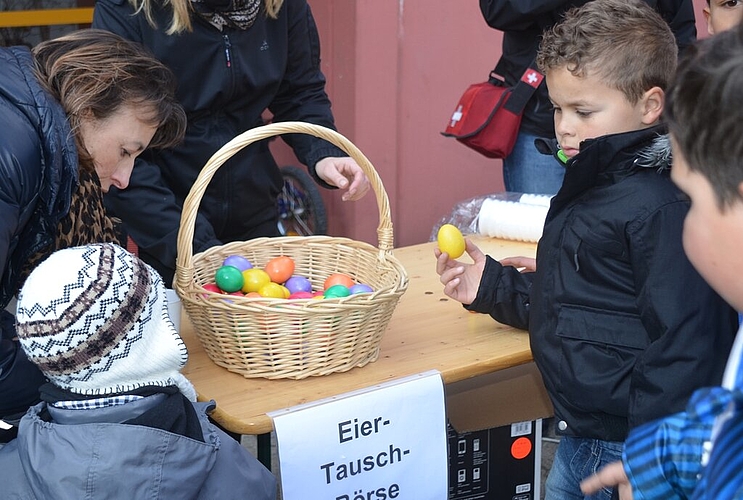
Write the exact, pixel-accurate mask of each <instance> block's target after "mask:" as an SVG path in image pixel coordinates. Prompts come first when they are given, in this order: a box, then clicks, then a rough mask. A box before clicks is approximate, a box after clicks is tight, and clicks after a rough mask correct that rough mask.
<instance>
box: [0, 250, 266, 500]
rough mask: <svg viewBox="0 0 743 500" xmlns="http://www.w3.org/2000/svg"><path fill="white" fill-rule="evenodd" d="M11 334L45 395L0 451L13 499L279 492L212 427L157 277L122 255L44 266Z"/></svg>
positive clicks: (77, 255)
mask: <svg viewBox="0 0 743 500" xmlns="http://www.w3.org/2000/svg"><path fill="white" fill-rule="evenodd" d="M16 320H17V334H18V338H19V341H20V343H21V345H22V347H23V350H24V351H25V353H26V355H27V356H28V358H29V359H30V360H31V361H32V362H33V363H35V364H36V365H37V366H38V367H39V369H40V370H41V372H42V373H43V374H44V375H45V376H46V377H47V378H48V379H49V381H50V383H48V384H46V385H44V386H42V388H41V396H42V397H41V399H42V403H40V404H38V405H36V406H34V407H32V408H31V409H30V410H29V411H28V413H27V414H26V415H25V416H24V417H23V419H22V420H21V423H20V425H19V431H18V437H17V438H16V439H15V440H13V441H11V442H10V443H8V444H7V445H5V446H4V447H3V448H2V449H0V470H2V471H3V478H4V479H3V490H4V492H5V494H8V495H9V496H10V497H12V498H15V497H16V496H18V497H21V498H60V499H61V498H70V499H73V498H74V499H79V498H168V499H169V498H178V499H185V498H204V499H207V498H208V499H212V498H251V499H271V500H273V499H275V497H276V480H275V478H274V476H273V475H272V474H271V473H270V472H269V471H268V470H267V469H266V468H265V467H263V465H261V464H260V463H259V462H258V461H257V460H256V459H255V457H253V456H252V455H251V454H250V453H249V452H248V451H247V450H246V449H244V448H242V447H241V446H240V444H239V443H238V442H236V441H235V440H234V439H232V438H230V437H229V436H227V435H226V434H225V433H224V432H222V431H221V430H219V429H217V428H216V427H214V426H213V425H211V424H210V423H209V420H208V418H207V413H208V412H210V411H212V410H213V409H214V407H215V404H214V402H210V403H196V402H194V400H195V399H196V398H195V391H194V389H193V386H192V385H191V384H190V382H188V380H187V379H186V378H185V377H184V376H183V375H182V374H181V373H180V369H181V368H182V367H183V366H184V365H185V363H186V360H187V358H188V353H187V351H186V346H185V345H184V344H183V341H182V340H181V338H180V337H179V336H178V334H177V333H176V331H175V328H174V327H173V323H172V322H171V320H170V318H169V316H168V313H167V301H166V298H165V288H164V286H163V282H162V280H161V278H160V276H159V275H158V274H157V273H156V272H155V271H154V270H153V269H152V268H151V267H150V266H148V265H147V264H145V263H144V262H142V261H141V260H140V259H138V258H137V257H135V256H133V255H132V254H130V253H129V252H127V251H126V250H124V249H123V248H121V247H119V246H117V245H114V244H110V243H104V244H94V245H87V246H82V247H75V248H68V249H64V250H60V251H58V252H55V253H54V254H52V255H51V256H50V257H49V258H48V259H46V260H45V261H44V262H42V263H41V264H40V265H39V266H38V267H37V268H36V269H35V270H34V271H33V272H32V273H31V275H30V276H29V277H28V279H27V281H26V283H25V285H24V286H23V289H22V290H21V293H20V294H19V297H18V307H17V313H16Z"/></svg>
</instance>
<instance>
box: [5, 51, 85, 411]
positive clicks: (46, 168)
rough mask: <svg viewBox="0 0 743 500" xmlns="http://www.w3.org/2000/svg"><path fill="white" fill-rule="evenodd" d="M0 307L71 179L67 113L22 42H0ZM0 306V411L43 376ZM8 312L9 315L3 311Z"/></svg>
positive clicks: (47, 238) (21, 405)
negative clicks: (35, 70)
mask: <svg viewBox="0 0 743 500" xmlns="http://www.w3.org/2000/svg"><path fill="white" fill-rule="evenodd" d="M0 68H1V70H0V123H1V124H2V127H3V132H2V134H0V276H2V284H1V288H0V294H1V295H0V310H2V309H4V308H5V307H6V306H7V305H8V302H9V301H10V300H11V299H12V297H13V296H14V295H15V293H16V292H17V291H18V285H19V282H18V280H19V271H20V270H21V268H22V266H23V264H24V263H25V262H26V261H27V260H28V258H29V257H30V256H32V255H34V254H36V253H37V252H39V251H40V250H41V249H43V248H45V247H47V246H48V245H50V244H51V243H52V242H53V241H54V235H55V231H56V228H57V223H58V222H59V220H60V219H61V218H62V217H63V216H64V215H66V214H67V212H68V211H69V207H70V199H71V197H72V191H73V187H74V186H75V185H76V184H77V168H78V167H77V149H76V147H75V142H74V138H73V135H72V133H71V131H70V127H69V125H68V124H67V116H66V115H65V112H64V110H63V109H62V107H61V106H60V105H59V103H57V102H56V101H55V100H54V99H53V98H52V97H51V96H50V95H49V94H47V93H46V92H45V91H44V90H43V89H42V87H41V86H40V85H39V82H38V81H37V80H36V78H35V76H34V73H33V58H32V55H31V52H30V51H29V50H28V49H27V48H26V47H10V48H0ZM0 314H3V318H2V322H0V325H1V326H2V340H1V343H0V418H2V417H3V416H5V415H8V414H9V413H13V412H16V411H24V410H25V409H26V408H27V407H28V406H29V405H30V404H32V403H34V402H35V401H37V400H38V391H37V388H38V386H39V384H40V383H41V382H43V380H44V379H43V377H42V376H41V374H40V372H39V371H38V370H37V369H36V367H35V366H34V365H31V364H30V363H29V362H28V360H27V359H26V357H25V355H24V354H23V352H22V351H21V349H20V348H19V346H18V342H16V341H14V340H12V338H13V337H14V336H15V331H14V328H13V321H12V318H9V317H6V315H7V313H4V312H3V313H0ZM7 316H9V315H7Z"/></svg>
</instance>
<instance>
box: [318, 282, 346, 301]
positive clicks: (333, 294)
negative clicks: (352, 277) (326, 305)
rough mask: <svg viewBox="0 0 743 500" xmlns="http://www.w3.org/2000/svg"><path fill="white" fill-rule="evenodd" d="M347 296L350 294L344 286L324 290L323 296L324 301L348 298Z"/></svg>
mask: <svg viewBox="0 0 743 500" xmlns="http://www.w3.org/2000/svg"><path fill="white" fill-rule="evenodd" d="M349 295H351V292H350V291H349V289H348V287H347V286H345V285H333V286H331V287H330V288H328V289H327V290H325V293H324V294H323V296H324V297H325V298H326V299H339V298H341V297H348V296H349Z"/></svg>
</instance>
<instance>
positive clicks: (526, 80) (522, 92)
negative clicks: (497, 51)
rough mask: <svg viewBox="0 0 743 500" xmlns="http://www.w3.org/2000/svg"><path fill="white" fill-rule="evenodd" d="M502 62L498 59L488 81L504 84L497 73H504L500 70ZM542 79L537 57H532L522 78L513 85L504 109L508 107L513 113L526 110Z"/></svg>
mask: <svg viewBox="0 0 743 500" xmlns="http://www.w3.org/2000/svg"><path fill="white" fill-rule="evenodd" d="M501 62H502V60H501V61H498V64H497V65H496V66H495V68H493V71H491V72H490V78H489V80H488V81H489V82H490V83H492V84H494V85H498V84H501V85H502V81H501V80H500V79H499V78H498V77H497V75H499V74H502V71H501V70H499V67H501ZM542 80H544V75H543V74H542V73H540V72H539V70H538V69H537V61H536V59H532V60H531V63H529V66H528V67H527V68H526V70H525V71H524V74H523V75H521V79H520V80H519V81H518V82H517V83H516V85H514V86H513V88H512V90H511V95H510V97H509V98H508V101H506V104H505V105H504V106H503V107H504V109H507V110H508V111H510V112H511V113H513V114H516V115H520V114H521V113H522V112H523V111H524V108H525V107H526V103H527V102H529V99H531V96H533V95H534V92H536V90H537V88H538V87H539V85H540V84H541V83H542Z"/></svg>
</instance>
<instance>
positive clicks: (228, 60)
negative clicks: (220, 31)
mask: <svg viewBox="0 0 743 500" xmlns="http://www.w3.org/2000/svg"><path fill="white" fill-rule="evenodd" d="M222 38H223V39H224V57H225V62H226V63H227V67H228V68H230V67H232V56H231V54H230V49H231V48H232V43H230V39H229V37H228V36H227V35H222Z"/></svg>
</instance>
